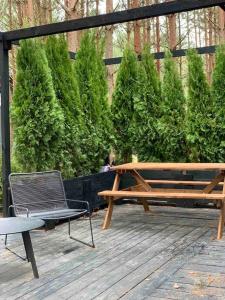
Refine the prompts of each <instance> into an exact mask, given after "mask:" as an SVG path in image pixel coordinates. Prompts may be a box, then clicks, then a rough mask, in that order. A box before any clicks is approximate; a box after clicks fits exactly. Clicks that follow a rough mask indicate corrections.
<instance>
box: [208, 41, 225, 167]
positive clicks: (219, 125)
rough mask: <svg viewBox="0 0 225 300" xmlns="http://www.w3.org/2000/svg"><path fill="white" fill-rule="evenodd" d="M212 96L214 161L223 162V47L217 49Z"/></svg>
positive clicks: (224, 108) (224, 159)
mask: <svg viewBox="0 0 225 300" xmlns="http://www.w3.org/2000/svg"><path fill="white" fill-rule="evenodd" d="M212 95H213V108H214V116H215V122H214V127H213V130H212V133H211V135H213V145H214V155H215V158H214V161H216V162H224V161H225V117H224V116H225V106H224V101H225V45H223V46H220V47H218V48H217V51H216V64H215V68H214V72H213V81H212Z"/></svg>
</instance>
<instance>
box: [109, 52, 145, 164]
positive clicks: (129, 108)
mask: <svg viewBox="0 0 225 300" xmlns="http://www.w3.org/2000/svg"><path fill="white" fill-rule="evenodd" d="M138 92H139V91H138V64H137V57H136V55H135V53H134V51H132V50H131V49H129V48H127V49H126V50H125V51H124V54H123V59H122V62H121V64H120V67H119V70H118V74H117V79H116V85H115V90H114V93H113V97H112V118H113V124H114V131H115V139H116V141H115V150H116V153H117V161H121V162H128V161H130V160H131V156H132V147H133V138H132V137H133V130H132V129H131V124H132V119H133V114H134V100H135V99H136V98H137V97H138Z"/></svg>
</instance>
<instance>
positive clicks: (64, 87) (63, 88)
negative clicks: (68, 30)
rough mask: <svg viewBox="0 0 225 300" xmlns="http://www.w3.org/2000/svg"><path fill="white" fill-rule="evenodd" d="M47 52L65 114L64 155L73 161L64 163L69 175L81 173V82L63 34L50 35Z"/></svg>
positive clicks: (56, 91)
mask: <svg viewBox="0 0 225 300" xmlns="http://www.w3.org/2000/svg"><path fill="white" fill-rule="evenodd" d="M46 54H47V58H48V63H49V67H50V69H51V74H52V79H53V86H54V90H55V93H56V97H57V99H58V101H59V104H60V106H61V108H62V112H63V114H64V121H65V122H64V125H65V135H64V157H65V158H66V161H70V162H71V164H70V165H69V164H66V165H65V168H66V169H65V170H64V173H65V174H66V175H67V177H68V176H74V175H80V174H82V161H83V156H82V154H81V139H82V133H83V134H84V132H83V127H84V126H83V124H82V114H81V104H80V95H79V89H78V84H77V81H76V78H75V76H74V70H73V66H72V62H71V59H70V58H69V54H68V47H67V42H66V40H65V38H64V37H63V36H61V37H59V38H57V37H49V38H48V40H47V43H46Z"/></svg>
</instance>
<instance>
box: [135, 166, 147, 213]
mask: <svg viewBox="0 0 225 300" xmlns="http://www.w3.org/2000/svg"><path fill="white" fill-rule="evenodd" d="M130 173H131V175H132V176H133V177H134V179H135V180H136V182H137V184H140V185H141V187H142V190H143V191H145V192H149V191H151V187H150V185H149V184H148V183H147V182H146V181H145V180H144V178H143V177H142V176H141V175H140V174H139V173H138V172H137V171H136V170H132V171H131V172H130ZM139 190H140V188H139ZM140 201H141V202H142V205H143V207H144V210H145V212H148V211H150V209H149V205H148V201H147V200H146V199H143V198H142V199H141V200H140Z"/></svg>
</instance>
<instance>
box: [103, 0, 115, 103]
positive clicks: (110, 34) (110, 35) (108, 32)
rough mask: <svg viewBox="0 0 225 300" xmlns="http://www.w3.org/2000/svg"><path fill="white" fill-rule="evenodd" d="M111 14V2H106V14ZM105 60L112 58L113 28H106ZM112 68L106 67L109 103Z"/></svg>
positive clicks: (111, 87)
mask: <svg viewBox="0 0 225 300" xmlns="http://www.w3.org/2000/svg"><path fill="white" fill-rule="evenodd" d="M111 12H113V0H106V13H111ZM105 54H106V58H112V57H113V26H108V27H106V53H105ZM113 72H114V68H113V66H112V65H111V66H107V74H108V84H109V101H110V102H111V99H112V93H113V88H114V81H113Z"/></svg>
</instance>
